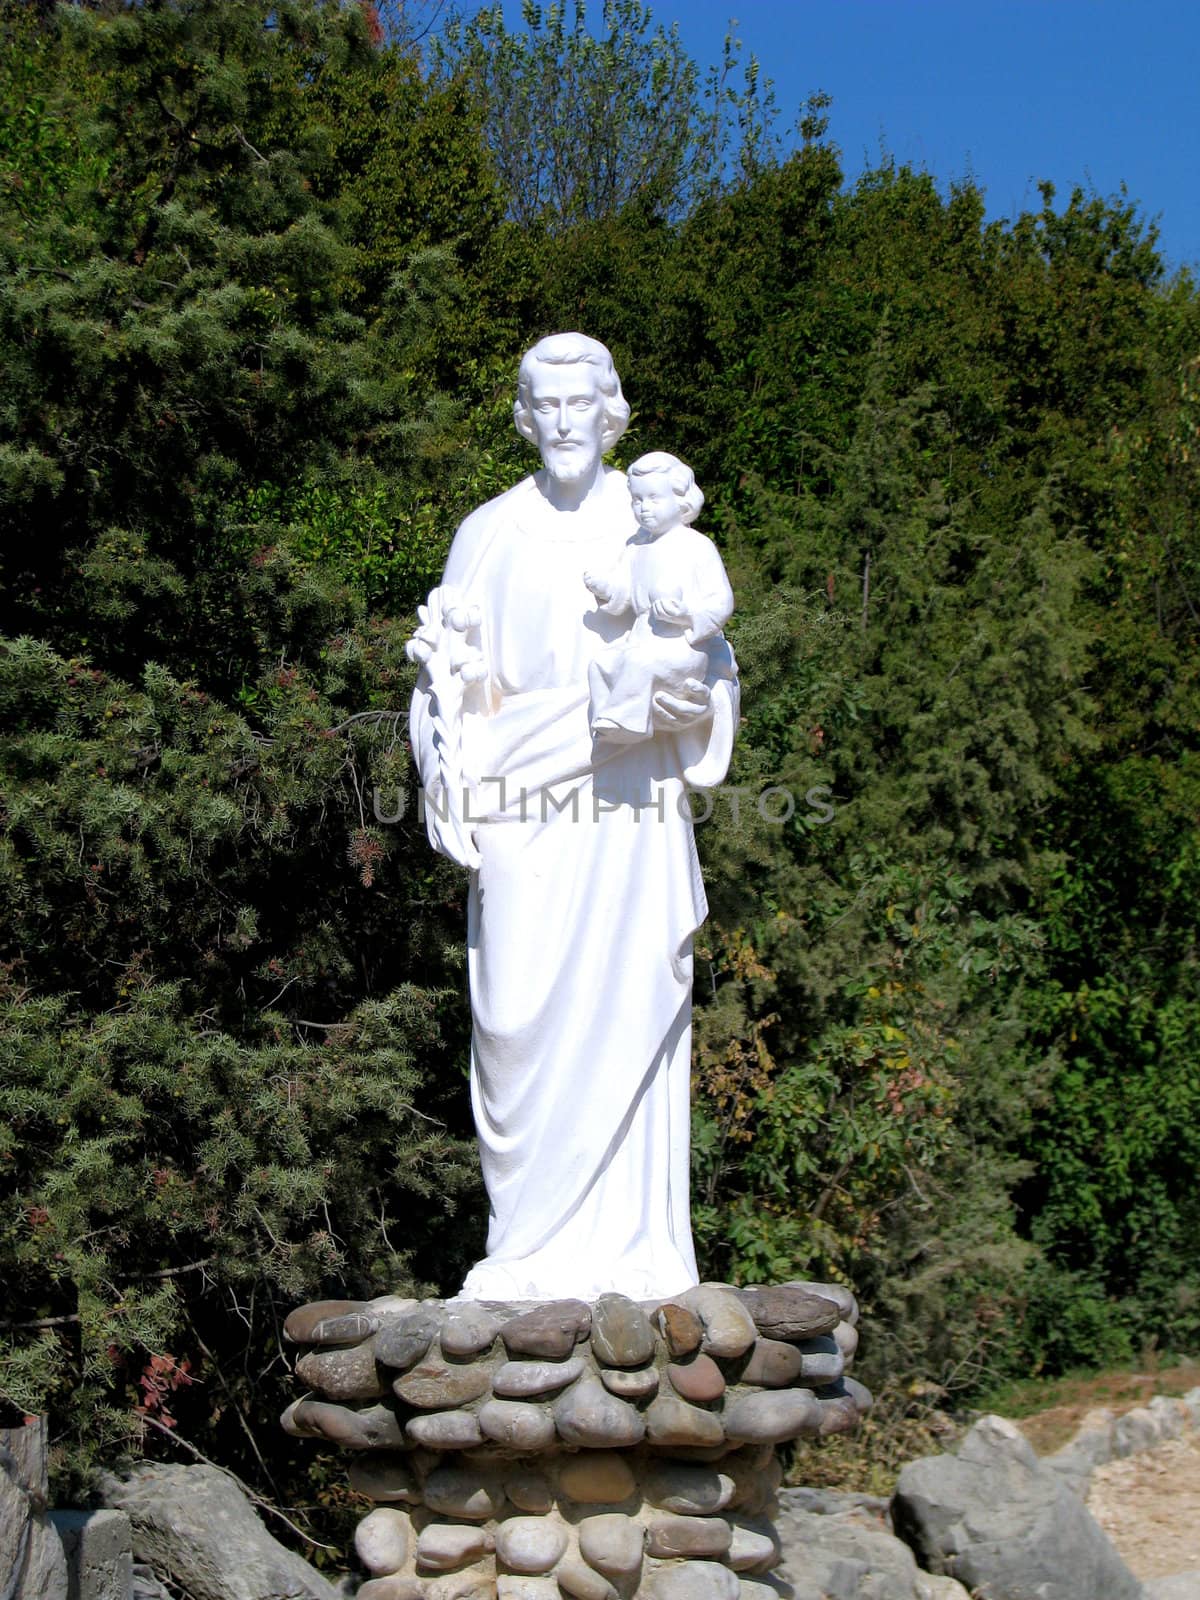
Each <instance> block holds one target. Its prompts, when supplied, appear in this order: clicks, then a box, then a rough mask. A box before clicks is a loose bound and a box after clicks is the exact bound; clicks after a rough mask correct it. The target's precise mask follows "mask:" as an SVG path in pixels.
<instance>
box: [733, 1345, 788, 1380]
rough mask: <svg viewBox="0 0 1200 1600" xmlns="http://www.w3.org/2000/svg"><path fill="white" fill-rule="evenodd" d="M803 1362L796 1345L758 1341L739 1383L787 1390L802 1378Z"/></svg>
mask: <svg viewBox="0 0 1200 1600" xmlns="http://www.w3.org/2000/svg"><path fill="white" fill-rule="evenodd" d="M803 1360H804V1358H803V1356H802V1355H801V1354H800V1352H799V1350H797V1348H796V1346H795V1345H794V1344H785V1343H784V1342H783V1341H782V1340H780V1339H756V1340H755V1342H754V1345H753V1347H752V1349H751V1351H750V1355H749V1358H748V1360H747V1362H746V1365H745V1366H744V1367H743V1368H742V1371H741V1374H740V1376H739V1378H738V1382H739V1383H753V1384H760V1385H761V1386H762V1387H763V1388H764V1389H786V1388H788V1387H789V1386H790V1385H791V1384H793V1383H795V1381H796V1379H797V1378H798V1377H799V1376H800V1367H801V1364H802V1362H803Z"/></svg>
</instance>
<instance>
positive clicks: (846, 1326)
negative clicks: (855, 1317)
mask: <svg viewBox="0 0 1200 1600" xmlns="http://www.w3.org/2000/svg"><path fill="white" fill-rule="evenodd" d="M833 1340H834V1343H835V1344H836V1345H837V1347H838V1349H839V1350H840V1351H841V1352H842V1359H843V1360H844V1361H845V1363H846V1365H847V1366H849V1365H850V1363H851V1362H852V1361H853V1360H854V1357H855V1356H856V1355H857V1353H858V1329H857V1328H856V1327H855V1326H854V1324H853V1323H852V1322H839V1323H838V1325H837V1327H836V1328H835V1329H834V1330H833Z"/></svg>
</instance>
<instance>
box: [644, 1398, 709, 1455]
mask: <svg viewBox="0 0 1200 1600" xmlns="http://www.w3.org/2000/svg"><path fill="white" fill-rule="evenodd" d="M645 1427H646V1437H647V1439H648V1440H649V1441H650V1443H651V1444H653V1445H657V1446H658V1447H659V1448H660V1449H666V1448H674V1449H687V1448H697V1447H700V1448H703V1447H705V1446H713V1445H720V1444H723V1443H724V1441H725V1429H724V1427H723V1426H722V1422H721V1418H720V1417H718V1416H714V1415H713V1413H712V1412H711V1411H701V1410H700V1409H699V1408H698V1407H696V1406H693V1405H689V1404H688V1402H687V1401H686V1400H679V1399H676V1397H675V1396H674V1395H671V1394H660V1395H659V1397H658V1399H657V1400H653V1401H651V1403H650V1406H649V1408H648V1409H647V1411H646V1422H645Z"/></svg>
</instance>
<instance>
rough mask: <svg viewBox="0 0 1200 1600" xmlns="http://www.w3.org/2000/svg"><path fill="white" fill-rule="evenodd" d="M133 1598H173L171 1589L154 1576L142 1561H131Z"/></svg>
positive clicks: (138, 1599)
mask: <svg viewBox="0 0 1200 1600" xmlns="http://www.w3.org/2000/svg"><path fill="white" fill-rule="evenodd" d="M131 1593H132V1596H133V1600H174V1597H173V1596H172V1594H171V1591H170V1590H169V1589H168V1588H167V1587H166V1586H165V1585H164V1584H162V1583H160V1582H159V1580H158V1579H157V1578H156V1577H155V1576H154V1570H153V1568H152V1567H148V1566H147V1565H146V1563H145V1562H144V1561H135V1562H134V1563H133V1588H132V1590H131Z"/></svg>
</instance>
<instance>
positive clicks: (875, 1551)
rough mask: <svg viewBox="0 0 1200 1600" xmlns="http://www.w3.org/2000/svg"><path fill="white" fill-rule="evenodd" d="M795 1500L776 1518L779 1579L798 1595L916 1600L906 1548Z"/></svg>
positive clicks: (881, 1532) (784, 1499) (785, 1498)
mask: <svg viewBox="0 0 1200 1600" xmlns="http://www.w3.org/2000/svg"><path fill="white" fill-rule="evenodd" d="M791 1494H792V1491H790V1490H789V1491H785V1493H784V1494H782V1495H781V1496H780V1506H779V1512H778V1514H777V1517H776V1531H777V1535H778V1538H779V1540H780V1546H781V1550H782V1555H783V1561H782V1564H781V1565H780V1566H779V1568H778V1571H777V1576H779V1577H781V1578H784V1579H786V1580H788V1581H789V1582H791V1583H794V1584H795V1586H796V1590H797V1593H798V1594H803V1595H807V1594H809V1593H813V1594H817V1595H821V1596H823V1597H825V1596H827V1597H828V1600H918V1597H919V1595H920V1588H919V1584H920V1580H921V1574H920V1573H919V1572H918V1569H917V1564H916V1562H915V1561H914V1560H913V1554H912V1551H911V1550H910V1549H909V1548H908V1546H907V1545H905V1544H903V1543H902V1542H901V1541H900V1540H899V1539H896V1538H894V1537H893V1536H892V1535H891V1534H890V1533H888V1532H887V1531H886V1530H885V1529H884V1528H882V1527H881V1526H879V1525H878V1524H875V1523H872V1522H870V1521H867V1522H863V1521H858V1520H855V1518H854V1516H853V1514H852V1513H843V1514H841V1515H831V1516H821V1515H818V1514H817V1513H815V1512H811V1511H801V1510H797V1509H795V1508H794V1506H793V1504H792V1503H791ZM995 1600H1000V1597H999V1596H996V1597H995ZM1014 1600H1015V1597H1014ZM1030 1600H1032V1597H1030ZM1079 1600H1082V1595H1081V1596H1080V1597H1079Z"/></svg>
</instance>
